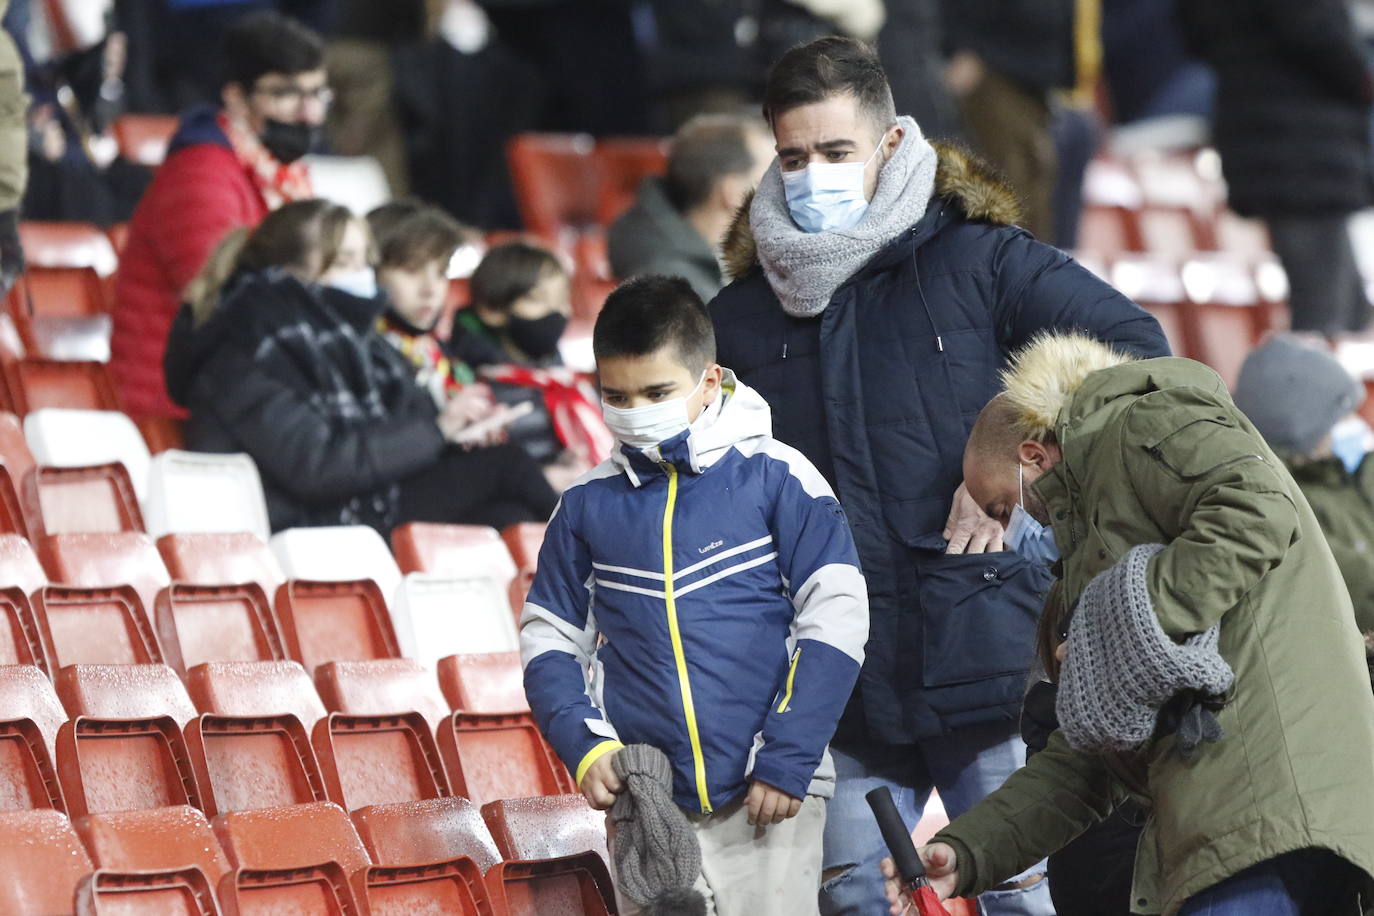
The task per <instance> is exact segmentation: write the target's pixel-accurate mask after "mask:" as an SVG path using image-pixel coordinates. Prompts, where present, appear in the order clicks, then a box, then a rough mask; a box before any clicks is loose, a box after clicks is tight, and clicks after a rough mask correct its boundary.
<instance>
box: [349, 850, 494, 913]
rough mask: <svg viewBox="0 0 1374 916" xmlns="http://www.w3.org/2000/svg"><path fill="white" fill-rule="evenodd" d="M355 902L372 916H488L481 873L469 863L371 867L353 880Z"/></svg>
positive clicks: (487, 905)
mask: <svg viewBox="0 0 1374 916" xmlns="http://www.w3.org/2000/svg"><path fill="white" fill-rule="evenodd" d="M353 889H354V893H355V894H356V895H357V898H358V901H359V902H360V903H362V904H363V905H364V906H366V907H368V908H369V909H370V910H371V911H372V913H373V914H374V916H393V914H394V916H410V914H412V913H445V914H455V916H483V914H487V913H490V912H492V910H491V902H490V900H489V898H488V896H487V889H486V884H485V882H484V881H483V878H482V870H481V869H479V868H478V867H477V863H475V862H473V861H472V860H471V859H455V860H452V861H449V862H434V863H430V864H417V865H409V866H399V867H390V866H386V865H373V866H370V867H368V868H364V869H360V870H359V871H358V872H357V873H356V874H354V876H353Z"/></svg>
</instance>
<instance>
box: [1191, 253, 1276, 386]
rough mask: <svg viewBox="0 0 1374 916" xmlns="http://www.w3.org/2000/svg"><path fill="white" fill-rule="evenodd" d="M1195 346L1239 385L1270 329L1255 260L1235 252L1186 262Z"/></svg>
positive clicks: (1198, 354) (1230, 382) (1231, 382)
mask: <svg viewBox="0 0 1374 916" xmlns="http://www.w3.org/2000/svg"><path fill="white" fill-rule="evenodd" d="M1182 275H1183V286H1184V289H1185V290H1187V293H1188V300H1189V301H1188V310H1187V317H1188V320H1189V333H1190V336H1191V339H1192V341H1193V343H1192V349H1193V351H1194V352H1195V353H1196V357H1197V358H1198V359H1200V360H1201V361H1202V362H1205V363H1206V364H1207V365H1209V366H1211V367H1212V368H1213V369H1215V370H1216V371H1217V373H1218V374H1219V375H1220V376H1221V377H1222V379H1223V380H1224V381H1225V382H1226V385H1227V387H1228V388H1229V387H1232V386H1234V385H1235V383H1236V380H1237V379H1239V378H1240V367H1241V364H1242V363H1243V362H1245V357H1246V356H1247V355H1248V354H1249V352H1250V350H1251V349H1253V348H1254V347H1255V345H1257V344H1258V343H1259V342H1260V339H1261V338H1262V337H1263V336H1264V334H1265V333H1266V332H1267V331H1268V330H1269V312H1268V310H1267V309H1266V308H1265V307H1264V303H1263V302H1261V300H1260V293H1259V287H1258V285H1257V284H1256V282H1255V273H1254V269H1253V267H1252V265H1251V263H1250V262H1249V261H1247V260H1245V259H1244V258H1237V257H1234V256H1231V255H1223V254H1215V255H1199V256H1197V257H1195V258H1193V259H1192V260H1190V261H1188V263H1186V264H1184V265H1183V270H1182Z"/></svg>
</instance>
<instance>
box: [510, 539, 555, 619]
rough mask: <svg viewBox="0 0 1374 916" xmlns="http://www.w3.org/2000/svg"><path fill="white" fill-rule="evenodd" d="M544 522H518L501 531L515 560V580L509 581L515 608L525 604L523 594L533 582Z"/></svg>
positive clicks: (537, 566)
mask: <svg viewBox="0 0 1374 916" xmlns="http://www.w3.org/2000/svg"><path fill="white" fill-rule="evenodd" d="M548 527H549V526H548V525H547V524H546V523H544V522H520V523H519V524H516V525H511V526H510V527H509V528H507V529H506V530H505V531H502V532H501V540H503V541H505V542H506V547H507V549H509V550H510V555H511V558H512V559H513V560H515V581H514V582H513V583H511V604H512V605H513V606H514V607H516V608H517V609H518V608H520V607H523V606H524V604H525V596H526V595H528V594H529V591H530V586H531V585H533V584H534V571H535V570H536V569H538V568H539V548H540V547H541V546H543V544H544V532H545V531H546V530H548Z"/></svg>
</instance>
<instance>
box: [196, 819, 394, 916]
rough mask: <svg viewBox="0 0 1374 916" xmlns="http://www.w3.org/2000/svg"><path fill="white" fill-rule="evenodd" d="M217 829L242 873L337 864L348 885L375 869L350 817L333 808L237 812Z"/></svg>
mask: <svg viewBox="0 0 1374 916" xmlns="http://www.w3.org/2000/svg"><path fill="white" fill-rule="evenodd" d="M212 825H213V827H214V830H215V835H216V836H217V837H219V841H220V846H222V847H223V848H224V852H225V854H226V855H227V856H228V857H229V862H230V863H231V864H232V865H234V866H235V867H236V868H238V869H251V870H253V871H260V872H261V871H278V872H281V871H289V870H292V869H304V868H309V867H311V866H315V865H318V864H319V863H321V862H333V863H335V864H336V865H338V866H340V867H341V868H342V873H343V876H344V878H345V883H346V881H347V878H348V876H350V875H352V874H354V873H355V872H356V871H358V869H360V868H366V867H367V866H369V865H371V864H372V863H371V861H370V860H369V859H368V857H367V850H366V849H364V848H363V844H362V841H361V840H360V839H358V833H357V831H356V830H354V829H353V823H352V822H351V821H350V820H349V819H348V814H347V813H345V812H344V810H343V809H342V808H340V807H339V806H338V805H335V804H333V803H331V802H316V803H313V804H304V805H292V806H290V807H283V808H264V809H261V810H257V811H232V812H229V813H228V814H221V815H219V816H218V817H216V818H214V819H213V821H212ZM240 891H242V889H241V888H240ZM288 912H301V913H317V912H320V911H319V910H317V909H313V908H305V909H300V910H296V911H288Z"/></svg>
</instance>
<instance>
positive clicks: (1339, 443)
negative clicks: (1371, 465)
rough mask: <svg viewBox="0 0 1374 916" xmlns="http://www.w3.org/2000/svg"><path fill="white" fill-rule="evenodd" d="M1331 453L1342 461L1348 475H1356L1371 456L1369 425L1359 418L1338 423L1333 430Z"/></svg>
mask: <svg viewBox="0 0 1374 916" xmlns="http://www.w3.org/2000/svg"><path fill="white" fill-rule="evenodd" d="M1331 451H1332V453H1333V454H1335V456H1336V457H1337V458H1339V459H1341V464H1343V465H1345V470H1346V473H1348V474H1354V473H1355V472H1356V471H1358V470H1359V469H1360V465H1361V464H1362V463H1363V462H1364V456H1365V455H1367V454H1369V425H1368V424H1367V423H1365V422H1364V421H1363V420H1361V419H1360V418H1359V417H1351V418H1349V419H1347V420H1342V421H1341V422H1339V423H1337V424H1336V425H1335V426H1333V427H1332V428H1331Z"/></svg>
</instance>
